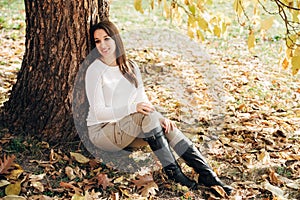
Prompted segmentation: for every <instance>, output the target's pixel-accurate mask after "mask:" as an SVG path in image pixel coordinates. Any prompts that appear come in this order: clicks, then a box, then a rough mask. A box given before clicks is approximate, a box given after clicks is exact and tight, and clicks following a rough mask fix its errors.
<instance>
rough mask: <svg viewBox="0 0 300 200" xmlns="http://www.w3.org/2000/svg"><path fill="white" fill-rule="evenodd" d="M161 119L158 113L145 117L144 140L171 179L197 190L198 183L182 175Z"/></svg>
mask: <svg viewBox="0 0 300 200" xmlns="http://www.w3.org/2000/svg"><path fill="white" fill-rule="evenodd" d="M160 118H161V115H160V114H159V113H157V112H153V113H151V114H149V115H147V116H145V118H144V120H143V123H142V129H143V132H144V137H145V138H144V140H145V141H147V142H148V144H149V146H150V148H151V149H152V151H153V152H154V154H155V155H156V156H157V158H158V159H159V160H160V162H161V164H162V166H163V170H164V172H165V173H166V174H167V176H168V178H169V179H171V180H173V181H175V182H178V183H181V184H182V185H185V186H187V187H189V188H195V187H196V185H197V184H196V182H195V181H192V180H190V179H189V178H188V177H186V176H185V175H184V174H183V173H182V171H181V169H180V167H179V165H178V163H177V161H176V159H175V157H174V155H173V154H172V152H171V149H170V147H169V143H168V140H167V139H166V137H165V134H164V132H163V129H162V127H161V125H160V122H159V119H160Z"/></svg>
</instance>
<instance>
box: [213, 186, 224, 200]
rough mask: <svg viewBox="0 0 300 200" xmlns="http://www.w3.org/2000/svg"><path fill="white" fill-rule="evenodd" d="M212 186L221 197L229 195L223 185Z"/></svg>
mask: <svg viewBox="0 0 300 200" xmlns="http://www.w3.org/2000/svg"><path fill="white" fill-rule="evenodd" d="M211 188H212V189H214V190H215V191H216V192H217V193H218V195H219V196H220V197H222V198H225V197H227V194H226V192H225V190H224V189H223V188H222V187H221V186H219V185H214V186H212V187H211Z"/></svg>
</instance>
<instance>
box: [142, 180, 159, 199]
mask: <svg viewBox="0 0 300 200" xmlns="http://www.w3.org/2000/svg"><path fill="white" fill-rule="evenodd" d="M156 190H158V186H157V184H156V183H155V182H150V183H147V185H145V186H144V187H143V188H141V189H140V192H141V195H142V196H143V197H149V196H154V195H156Z"/></svg>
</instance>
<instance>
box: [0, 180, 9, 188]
mask: <svg viewBox="0 0 300 200" xmlns="http://www.w3.org/2000/svg"><path fill="white" fill-rule="evenodd" d="M9 184H10V182H9V181H7V180H0V187H4V186H7V185H9Z"/></svg>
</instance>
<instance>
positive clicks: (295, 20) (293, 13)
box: [291, 10, 300, 23]
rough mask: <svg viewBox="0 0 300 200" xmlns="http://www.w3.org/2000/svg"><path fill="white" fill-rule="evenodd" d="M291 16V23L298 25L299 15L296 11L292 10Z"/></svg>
mask: <svg viewBox="0 0 300 200" xmlns="http://www.w3.org/2000/svg"><path fill="white" fill-rule="evenodd" d="M291 12H292V15H293V22H295V23H298V22H299V17H300V13H299V11H298V10H292V11H291Z"/></svg>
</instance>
